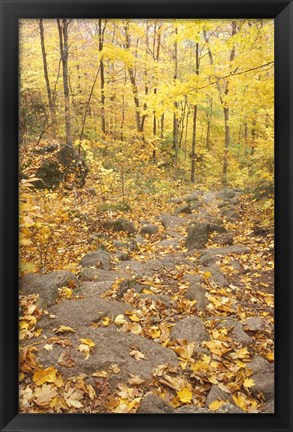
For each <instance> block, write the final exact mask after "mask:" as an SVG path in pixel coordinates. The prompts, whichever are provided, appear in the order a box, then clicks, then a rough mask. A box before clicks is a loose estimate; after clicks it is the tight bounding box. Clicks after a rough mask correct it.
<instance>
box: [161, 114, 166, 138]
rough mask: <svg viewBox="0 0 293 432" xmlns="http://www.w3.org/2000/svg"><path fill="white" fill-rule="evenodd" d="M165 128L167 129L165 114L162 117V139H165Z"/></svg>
mask: <svg viewBox="0 0 293 432" xmlns="http://www.w3.org/2000/svg"><path fill="white" fill-rule="evenodd" d="M164 128H165V114H164V113H163V114H162V115H161V135H160V138H161V139H164V130H165V129H164Z"/></svg>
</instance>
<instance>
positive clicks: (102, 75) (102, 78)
mask: <svg viewBox="0 0 293 432" xmlns="http://www.w3.org/2000/svg"><path fill="white" fill-rule="evenodd" d="M105 29H106V24H105V26H104V28H102V19H99V20H98V34H99V54H100V83H101V127H102V133H103V135H105V134H106V118H105V66H104V61H103V59H102V57H101V52H102V51H103V47H104V32H105Z"/></svg>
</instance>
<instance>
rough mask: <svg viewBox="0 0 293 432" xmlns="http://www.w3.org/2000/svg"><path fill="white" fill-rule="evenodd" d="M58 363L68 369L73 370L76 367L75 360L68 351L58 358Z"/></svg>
mask: <svg viewBox="0 0 293 432" xmlns="http://www.w3.org/2000/svg"><path fill="white" fill-rule="evenodd" d="M58 363H59V364H60V366H65V367H68V368H71V367H73V366H74V364H75V363H74V360H73V358H72V357H71V355H70V353H69V352H68V351H63V352H62V353H61V354H60V356H59V358H58Z"/></svg>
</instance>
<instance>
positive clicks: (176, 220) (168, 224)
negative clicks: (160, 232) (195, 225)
mask: <svg viewBox="0 0 293 432" xmlns="http://www.w3.org/2000/svg"><path fill="white" fill-rule="evenodd" d="M161 222H162V225H163V227H164V228H166V229H169V228H175V227H177V226H182V225H184V224H185V223H186V221H185V220H184V219H183V218H181V217H179V216H173V215H170V214H165V215H162V216H161Z"/></svg>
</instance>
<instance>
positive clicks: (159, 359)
mask: <svg viewBox="0 0 293 432" xmlns="http://www.w3.org/2000/svg"><path fill="white" fill-rule="evenodd" d="M78 330H79V329H77V334H72V333H70V334H68V335H67V334H66V338H69V339H70V341H71V342H72V344H73V346H72V347H70V353H71V356H72V358H73V360H74V362H75V365H74V366H73V367H71V368H68V367H63V366H60V365H59V364H58V358H59V355H60V353H61V352H62V351H63V348H62V347H61V346H60V345H58V346H57V345H54V349H53V350H52V351H46V350H44V349H39V351H38V353H37V355H36V358H37V361H40V364H42V366H43V367H48V366H52V365H54V366H55V367H56V369H58V370H59V371H61V374H62V376H65V377H68V376H76V375H79V374H80V373H81V371H82V372H83V373H85V374H87V375H91V374H92V373H94V372H96V371H98V370H109V368H111V365H113V364H116V365H117V366H118V367H119V369H120V372H119V373H113V372H112V373H110V378H109V383H110V384H111V387H112V388H114V385H115V384H118V383H121V382H124V383H126V382H127V381H128V379H129V378H130V377H131V375H137V376H139V377H140V378H142V379H145V380H148V379H151V378H152V372H153V371H154V369H155V368H156V367H157V366H159V365H162V364H167V365H168V366H171V367H172V366H177V365H178V358H177V355H176V354H175V353H174V351H172V350H170V349H168V348H165V347H163V346H162V345H160V344H159V343H157V342H154V341H153V340H150V339H147V338H144V337H141V336H138V335H135V334H133V333H130V332H129V333H128V332H122V331H118V330H117V329H116V328H115V327H114V326H113V327H104V328H92V327H88V328H86V329H85V328H82V329H81V330H82V331H81V332H78ZM80 337H83V338H87V339H91V340H92V341H93V342H94V343H95V346H94V347H93V349H92V350H91V352H90V356H89V358H88V359H87V360H85V357H84V354H83V353H81V352H79V351H78V350H77V348H78V346H79V345H80V340H79V338H80ZM44 343H46V342H44ZM65 349H66V348H65ZM134 349H136V350H138V351H140V352H141V353H142V354H144V358H142V359H140V360H136V359H135V358H134V357H132V356H130V355H129V353H130V352H131V351H133V350H134Z"/></svg>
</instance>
